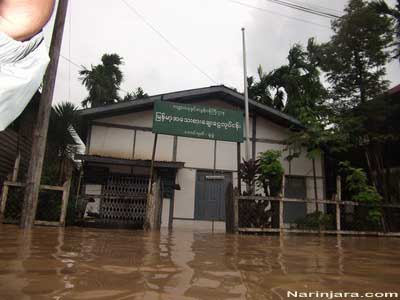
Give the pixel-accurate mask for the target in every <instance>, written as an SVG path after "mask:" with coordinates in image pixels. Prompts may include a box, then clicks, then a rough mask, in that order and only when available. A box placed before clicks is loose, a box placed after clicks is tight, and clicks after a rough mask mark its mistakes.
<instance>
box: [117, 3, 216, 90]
mask: <svg viewBox="0 0 400 300" xmlns="http://www.w3.org/2000/svg"><path fill="white" fill-rule="evenodd" d="M121 1H122V2H123V3H124V4H125V5H126V6H127V7H128V8H129V9H130V11H131V12H133V13H134V14H135V15H136V16H137V17H139V18H140V19H141V20H142V21H143V23H145V24H146V25H147V26H148V27H149V28H150V29H151V30H152V31H154V32H155V33H156V34H157V35H158V36H159V37H160V38H161V39H162V40H164V42H166V43H167V44H168V45H169V46H170V47H171V48H172V49H173V50H175V52H177V53H178V54H179V55H180V56H182V57H183V58H184V59H185V60H186V61H187V62H188V63H189V64H190V65H192V66H193V67H194V68H195V69H196V70H197V71H199V72H200V73H201V74H203V75H204V76H205V77H207V78H208V79H209V80H210V81H211V82H213V83H214V84H217V81H216V80H215V79H214V78H212V77H211V76H210V75H209V74H207V73H206V72H205V71H204V70H202V69H201V68H200V66H198V65H197V64H196V63H194V62H193V61H192V60H191V59H190V58H189V57H188V56H186V55H185V54H184V53H183V52H182V51H181V50H179V48H178V47H177V46H175V45H174V44H173V43H172V42H171V41H170V40H169V39H168V38H167V37H166V36H165V35H163V34H162V33H161V32H160V31H159V30H158V29H157V28H155V27H154V26H153V25H152V24H151V23H150V22H149V21H148V20H147V19H146V18H145V17H144V16H143V15H142V14H140V13H139V12H138V11H137V10H136V9H135V8H134V7H133V6H131V5H130V4H129V3H128V2H127V1H126V0H121Z"/></svg>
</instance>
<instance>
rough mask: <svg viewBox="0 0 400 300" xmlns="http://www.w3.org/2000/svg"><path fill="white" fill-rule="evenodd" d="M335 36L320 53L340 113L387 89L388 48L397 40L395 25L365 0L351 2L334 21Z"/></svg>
mask: <svg viewBox="0 0 400 300" xmlns="http://www.w3.org/2000/svg"><path fill="white" fill-rule="evenodd" d="M332 29H333V31H334V35H333V37H332V38H331V41H329V42H328V43H326V44H323V45H322V46H321V47H320V48H319V50H320V58H321V62H322V63H321V66H322V68H323V70H324V71H325V72H327V78H328V81H329V83H330V84H331V86H332V89H331V97H332V98H333V99H334V100H335V106H336V110H339V111H338V112H340V111H342V110H346V109H349V108H352V107H356V106H357V105H358V104H359V103H362V102H365V101H367V100H370V99H373V98H375V97H376V96H378V95H379V94H381V93H382V92H384V91H385V90H386V89H387V82H386V81H385V80H384V76H385V74H386V69H385V65H386V63H387V62H388V60H389V58H390V53H389V52H388V51H386V49H387V48H388V47H389V46H390V44H391V43H392V40H393V35H392V22H391V20H390V19H389V18H388V17H386V16H384V15H379V14H377V13H376V10H375V9H374V8H373V7H372V6H371V5H369V4H368V3H367V2H366V1H363V0H350V1H349V4H348V6H347V7H346V9H345V14H344V15H343V16H342V17H341V18H338V19H336V20H335V21H333V23H332Z"/></svg>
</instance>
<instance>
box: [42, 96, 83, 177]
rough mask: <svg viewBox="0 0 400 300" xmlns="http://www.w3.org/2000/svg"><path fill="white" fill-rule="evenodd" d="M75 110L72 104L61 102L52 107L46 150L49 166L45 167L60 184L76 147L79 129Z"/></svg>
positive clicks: (76, 108)
mask: <svg viewBox="0 0 400 300" xmlns="http://www.w3.org/2000/svg"><path fill="white" fill-rule="evenodd" d="M77 110H78V107H76V106H75V105H74V104H72V103H70V102H63V103H61V104H58V105H56V106H54V107H53V108H52V111H51V115H50V123H49V132H48V139H47V148H46V157H47V161H48V162H49V164H47V165H46V166H47V167H48V169H53V171H54V172H55V173H56V174H55V176H57V177H58V179H59V181H60V182H62V180H63V178H62V177H63V173H64V166H65V162H66V160H68V159H71V158H72V155H73V154H74V153H75V152H76V149H77V146H78V142H77V134H76V131H75V130H78V127H79V119H78V115H77ZM47 173H49V172H47ZM50 173H51V171H50Z"/></svg>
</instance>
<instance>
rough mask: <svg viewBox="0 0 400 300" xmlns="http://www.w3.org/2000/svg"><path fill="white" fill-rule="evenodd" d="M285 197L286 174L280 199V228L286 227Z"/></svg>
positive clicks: (283, 177)
mask: <svg viewBox="0 0 400 300" xmlns="http://www.w3.org/2000/svg"><path fill="white" fill-rule="evenodd" d="M284 199H285V174H283V176H282V189H281V199H280V201H279V229H281V230H282V229H284V226H285V224H284V222H283V204H284V202H283V200H284Z"/></svg>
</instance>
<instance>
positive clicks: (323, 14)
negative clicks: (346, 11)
mask: <svg viewBox="0 0 400 300" xmlns="http://www.w3.org/2000/svg"><path fill="white" fill-rule="evenodd" d="M265 1H268V2H272V3H274V4H278V5H281V6H285V7H289V8H293V9H296V10H300V11H303V12H306V13H310V14H313V15H316V16H320V17H325V18H330V19H332V18H339V17H340V16H338V15H334V14H331V13H327V12H322V11H320V10H315V9H312V8H308V7H304V6H302V5H298V4H294V3H291V2H287V1H282V0H265Z"/></svg>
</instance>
